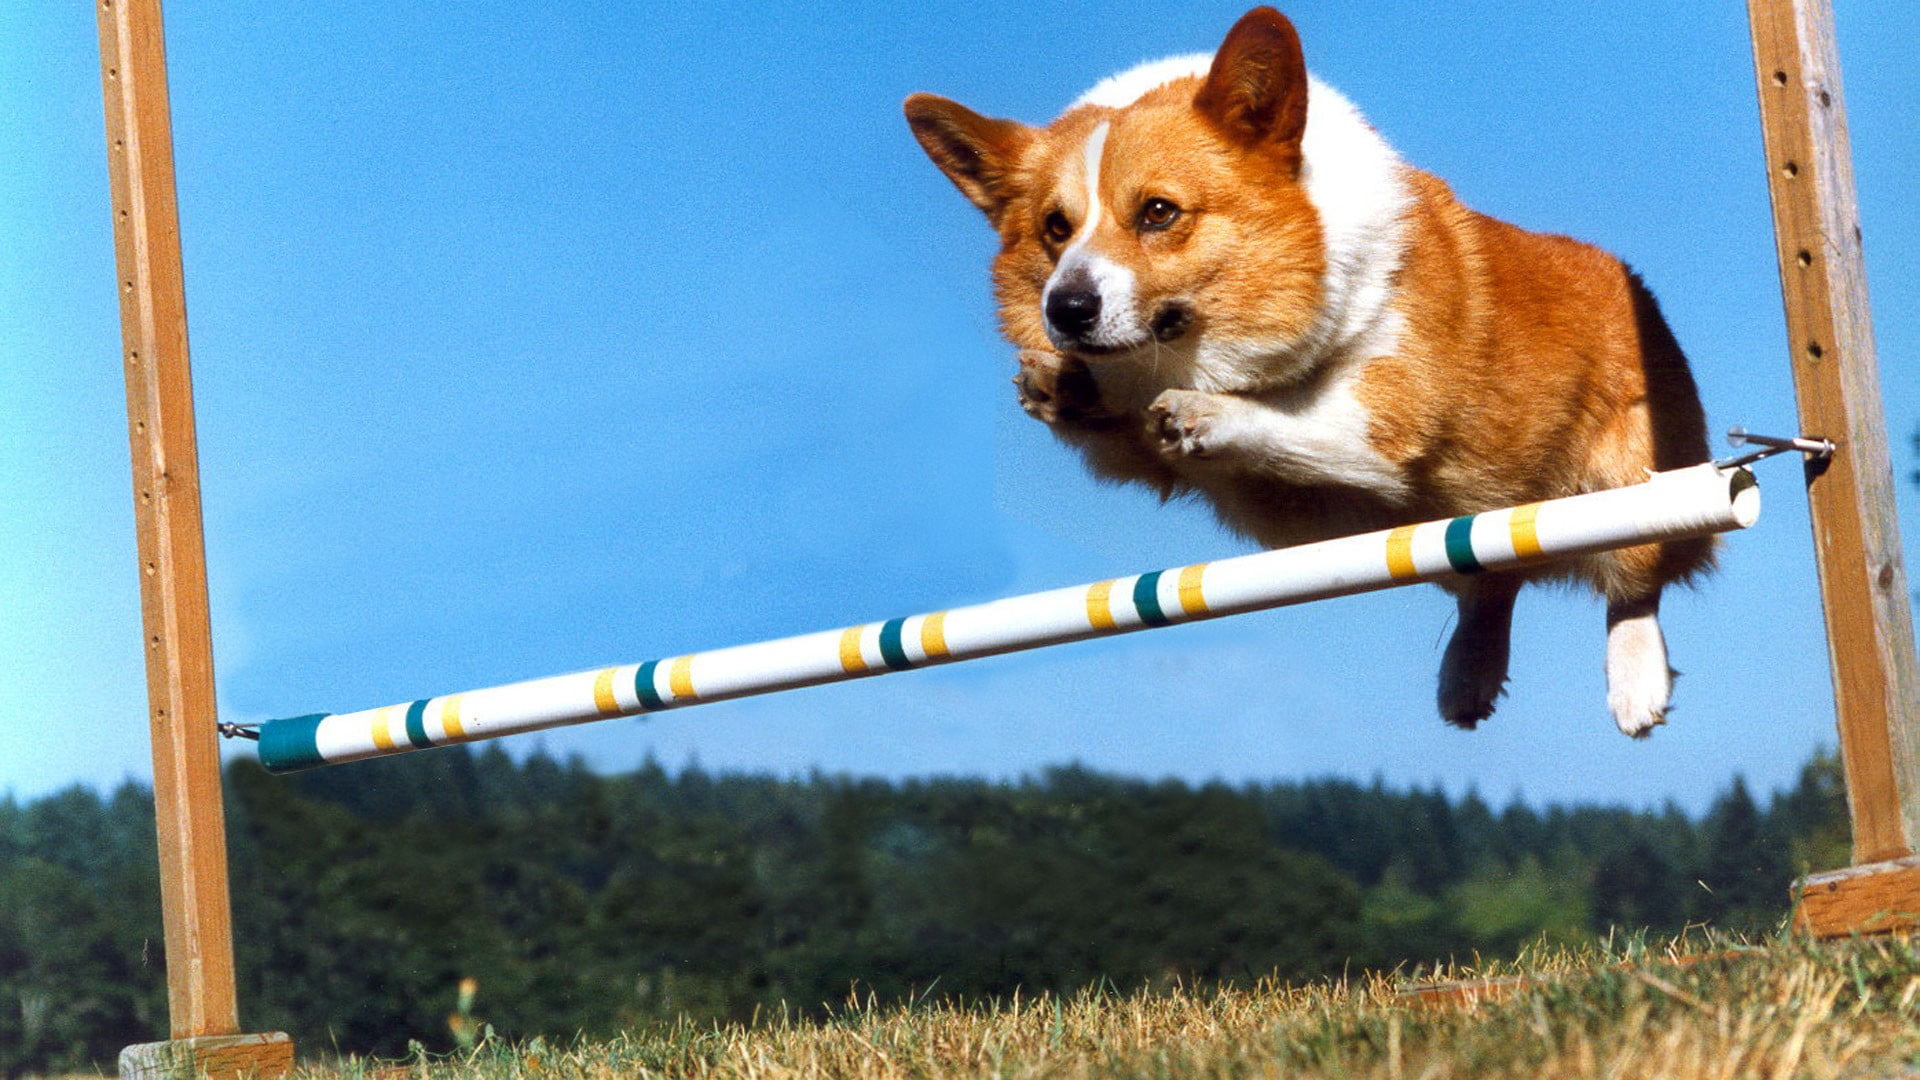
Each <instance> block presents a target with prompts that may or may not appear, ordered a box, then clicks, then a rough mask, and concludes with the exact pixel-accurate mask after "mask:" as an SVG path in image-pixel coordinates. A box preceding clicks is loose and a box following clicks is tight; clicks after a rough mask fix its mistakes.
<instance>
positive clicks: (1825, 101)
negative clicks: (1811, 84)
mask: <svg viewBox="0 0 1920 1080" xmlns="http://www.w3.org/2000/svg"><path fill="white" fill-rule="evenodd" d="M1832 104H1833V95H1832V94H1829V93H1827V92H1826V91H1825V90H1822V91H1820V107H1821V108H1823V109H1825V108H1828V107H1830V106H1832Z"/></svg>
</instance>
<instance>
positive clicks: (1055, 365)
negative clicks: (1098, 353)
mask: <svg viewBox="0 0 1920 1080" xmlns="http://www.w3.org/2000/svg"><path fill="white" fill-rule="evenodd" d="M1013 385H1014V389H1015V391H1016V392H1017V393H1018V394H1019V395H1020V407H1021V408H1022V409H1025V410H1026V411H1027V415H1028V416H1031V417H1033V418H1034V419H1035V420H1039V421H1042V422H1044V423H1048V424H1059V423H1071V422H1073V421H1075V420H1091V419H1095V418H1097V417H1100V416H1102V415H1104V414H1103V413H1102V412H1101V410H1100V388H1099V386H1097V385H1095V383H1094V381H1093V372H1091V371H1089V370H1087V365H1086V362H1085V361H1083V360H1078V359H1075V358H1074V357H1071V356H1063V355H1061V354H1060V353H1056V352H1048V351H1047V350H1045V349H1021V350H1020V371H1019V373H1018V374H1016V375H1014V377H1013Z"/></svg>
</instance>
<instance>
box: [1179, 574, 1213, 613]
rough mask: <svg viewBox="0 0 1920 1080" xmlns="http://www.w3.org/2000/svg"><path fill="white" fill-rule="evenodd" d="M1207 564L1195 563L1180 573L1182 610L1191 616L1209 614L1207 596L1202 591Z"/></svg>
mask: <svg viewBox="0 0 1920 1080" xmlns="http://www.w3.org/2000/svg"><path fill="white" fill-rule="evenodd" d="M1206 572H1207V564H1206V563H1194V564H1193V565H1192V566H1188V567H1183V568H1182V569H1181V571H1180V610H1181V611H1184V612H1186V613H1187V614H1189V615H1205V614H1206V613H1207V595H1206V593H1204V592H1202V591H1201V589H1200V579H1201V578H1202V577H1204V576H1205V575H1206Z"/></svg>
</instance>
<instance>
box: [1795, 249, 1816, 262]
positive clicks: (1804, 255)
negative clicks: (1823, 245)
mask: <svg viewBox="0 0 1920 1080" xmlns="http://www.w3.org/2000/svg"><path fill="white" fill-rule="evenodd" d="M1793 261H1795V262H1797V263H1799V264H1800V265H1801V266H1812V265H1813V252H1811V251H1808V250H1806V249H1804V248H1802V249H1801V251H1800V254H1798V255H1795V256H1794V257H1793Z"/></svg>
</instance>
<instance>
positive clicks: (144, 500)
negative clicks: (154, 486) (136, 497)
mask: <svg viewBox="0 0 1920 1080" xmlns="http://www.w3.org/2000/svg"><path fill="white" fill-rule="evenodd" d="M140 504H141V505H142V506H152V505H153V492H151V491H143V492H141V493H140Z"/></svg>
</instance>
